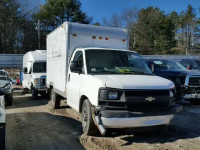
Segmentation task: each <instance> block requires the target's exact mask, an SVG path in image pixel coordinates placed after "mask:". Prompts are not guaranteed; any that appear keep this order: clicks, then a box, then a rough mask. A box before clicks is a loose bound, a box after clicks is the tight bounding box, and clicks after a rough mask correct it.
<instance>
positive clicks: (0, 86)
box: [0, 80, 10, 88]
mask: <svg viewBox="0 0 200 150" xmlns="http://www.w3.org/2000/svg"><path fill="white" fill-rule="evenodd" d="M8 83H10V81H8V80H0V88H2V87H4V86H5V85H6V84H8Z"/></svg>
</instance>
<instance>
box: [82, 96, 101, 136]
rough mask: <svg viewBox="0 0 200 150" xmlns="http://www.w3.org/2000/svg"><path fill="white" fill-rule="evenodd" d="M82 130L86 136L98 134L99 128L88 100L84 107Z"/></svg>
mask: <svg viewBox="0 0 200 150" xmlns="http://www.w3.org/2000/svg"><path fill="white" fill-rule="evenodd" d="M81 121H82V128H83V132H84V133H85V134H86V135H94V134H96V133H97V127H96V125H95V124H94V121H93V119H92V110H91V104H90V102H89V100H88V99H86V100H85V101H84V102H83V105H82V117H81Z"/></svg>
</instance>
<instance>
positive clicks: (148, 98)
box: [145, 97, 155, 102]
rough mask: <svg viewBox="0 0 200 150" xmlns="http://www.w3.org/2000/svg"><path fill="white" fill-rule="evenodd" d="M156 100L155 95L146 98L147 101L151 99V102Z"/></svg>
mask: <svg viewBox="0 0 200 150" xmlns="http://www.w3.org/2000/svg"><path fill="white" fill-rule="evenodd" d="M154 100H155V97H147V98H145V101H149V102H152V101H154Z"/></svg>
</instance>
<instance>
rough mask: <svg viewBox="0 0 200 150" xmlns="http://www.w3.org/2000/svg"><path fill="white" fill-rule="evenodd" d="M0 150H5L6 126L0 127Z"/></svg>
mask: <svg viewBox="0 0 200 150" xmlns="http://www.w3.org/2000/svg"><path fill="white" fill-rule="evenodd" d="M0 149H1V150H5V125H0Z"/></svg>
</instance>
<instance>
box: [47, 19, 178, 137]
mask: <svg viewBox="0 0 200 150" xmlns="http://www.w3.org/2000/svg"><path fill="white" fill-rule="evenodd" d="M128 41H129V39H128V33H127V31H126V30H124V29H116V28H105V27H96V26H91V25H82V24H75V23H68V22H66V23H64V24H63V25H61V26H60V27H59V28H57V29H55V30H54V31H53V32H52V33H50V34H49V35H48V36H47V87H48V88H49V90H50V91H51V106H52V108H53V109H58V108H59V107H60V100H61V99H63V98H64V99H66V100H67V104H68V105H69V106H70V107H72V108H73V109H75V110H76V111H77V112H79V113H81V115H82V119H81V121H82V128H83V132H84V133H86V134H88V135H93V134H95V133H96V131H97V129H98V130H99V131H100V133H101V134H102V135H104V134H105V133H106V130H107V129H109V128H134V127H149V126H168V125H169V123H170V120H171V119H172V118H173V116H174V114H175V113H176V112H178V111H180V110H181V107H179V106H177V105H176V104H175V102H174V99H175V97H174V96H175V85H174V83H173V82H172V81H170V80H167V79H164V78H162V77H158V76H154V75H153V74H152V72H151V70H150V69H149V68H148V66H147V65H146V63H145V62H144V60H143V59H142V58H141V57H140V55H139V54H137V53H136V52H134V51H130V50H128Z"/></svg>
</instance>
